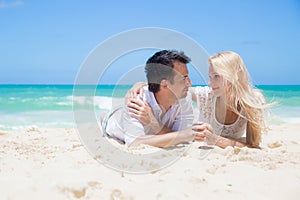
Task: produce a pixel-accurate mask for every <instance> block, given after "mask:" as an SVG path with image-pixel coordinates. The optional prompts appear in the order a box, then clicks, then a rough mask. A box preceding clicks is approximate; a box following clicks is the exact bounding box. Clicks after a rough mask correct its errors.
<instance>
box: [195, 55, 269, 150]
mask: <svg viewBox="0 0 300 200" xmlns="http://www.w3.org/2000/svg"><path fill="white" fill-rule="evenodd" d="M208 62H209V79H210V80H209V82H208V85H209V86H210V87H196V88H193V89H192V95H193V100H195V101H197V103H198V108H199V111H200V116H201V117H202V119H203V122H204V123H202V122H197V123H195V124H194V125H193V130H194V131H196V132H197V131H202V130H203V127H204V126H205V127H207V129H208V130H210V131H209V132H206V133H205V131H204V134H202V137H200V138H199V139H198V140H204V139H206V140H207V142H208V143H215V145H217V146H220V147H223V148H224V147H226V146H239V147H243V146H249V147H259V145H260V142H261V132H266V131H267V126H266V123H265V118H264V110H265V108H267V107H268V106H269V105H268V104H266V101H265V98H264V96H263V95H262V93H261V92H260V91H259V90H258V89H255V88H254V87H253V85H252V84H251V81H250V77H249V73H248V71H247V69H246V67H245V64H244V62H243V60H242V58H241V57H240V56H239V55H238V54H237V53H235V52H230V51H227V52H221V53H218V54H216V55H213V56H210V57H209V60H208ZM211 133H213V134H211ZM244 134H246V141H244V142H241V141H238V140H239V139H240V138H241V137H242V136H243V135H244ZM215 135H220V136H219V137H216V136H215Z"/></svg>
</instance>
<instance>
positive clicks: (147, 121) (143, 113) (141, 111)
mask: <svg viewBox="0 0 300 200" xmlns="http://www.w3.org/2000/svg"><path fill="white" fill-rule="evenodd" d="M127 109H128V115H129V116H130V117H132V118H134V119H137V120H138V121H140V122H141V123H142V124H143V125H144V126H145V128H147V129H151V131H152V132H153V133H155V134H156V135H161V134H165V133H169V132H171V131H172V130H171V129H169V128H168V127H166V126H164V125H162V124H161V123H159V122H158V120H157V119H156V118H155V116H154V115H153V112H152V109H151V107H150V106H149V104H148V103H147V102H145V101H143V100H137V99H132V98H130V99H129V101H128V103H127Z"/></svg>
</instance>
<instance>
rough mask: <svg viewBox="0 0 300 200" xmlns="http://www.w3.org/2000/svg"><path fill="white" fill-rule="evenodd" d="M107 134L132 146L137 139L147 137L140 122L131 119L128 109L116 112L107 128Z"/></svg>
mask: <svg viewBox="0 0 300 200" xmlns="http://www.w3.org/2000/svg"><path fill="white" fill-rule="evenodd" d="M106 131H107V133H108V134H109V135H110V136H112V137H115V138H118V139H119V140H122V141H124V142H125V143H126V144H127V145H130V144H131V143H132V142H133V141H134V140H135V139H136V138H137V137H139V136H142V135H145V130H144V126H143V125H142V123H141V122H139V121H138V120H136V119H134V118H132V117H130V116H129V115H128V113H127V110H126V108H122V109H119V110H118V111H117V112H114V113H113V114H112V116H111V117H110V119H109V120H108V124H107V127H106Z"/></svg>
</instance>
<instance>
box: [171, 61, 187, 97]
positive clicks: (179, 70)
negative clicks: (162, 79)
mask: <svg viewBox="0 0 300 200" xmlns="http://www.w3.org/2000/svg"><path fill="white" fill-rule="evenodd" d="M173 65H174V71H175V73H176V75H175V76H174V78H173V80H174V81H173V83H170V84H169V89H170V90H171V92H172V93H173V94H174V95H175V96H176V98H177V99H181V98H185V97H186V96H187V93H188V91H189V87H190V86H191V85H192V81H191V80H190V78H189V77H188V75H189V71H188V69H187V66H186V64H184V63H181V62H178V61H175V62H174V63H173Z"/></svg>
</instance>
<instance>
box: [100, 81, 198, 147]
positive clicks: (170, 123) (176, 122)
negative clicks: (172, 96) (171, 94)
mask: <svg viewBox="0 0 300 200" xmlns="http://www.w3.org/2000/svg"><path fill="white" fill-rule="evenodd" d="M143 100H144V101H146V102H147V103H148V104H149V105H150V107H151V108H152V111H153V114H154V116H155V118H156V119H157V120H158V122H159V123H161V124H163V125H164V126H166V127H168V128H169V129H171V130H172V131H178V130H182V129H185V128H188V127H191V126H192V123H193V119H194V114H193V108H192V98H191V94H190V93H188V95H187V97H185V98H183V99H179V100H177V101H176V102H175V104H173V105H172V106H171V107H170V108H169V110H168V111H167V112H166V113H164V114H163V111H162V109H161V108H160V106H159V105H158V103H157V101H156V99H155V96H154V94H153V93H152V92H150V91H149V90H148V86H145V87H144V96H143ZM108 117H109V118H108V121H107V125H106V128H105V131H106V133H107V134H108V135H110V136H112V137H116V138H118V139H119V140H122V141H124V142H125V143H126V144H128V145H130V144H131V143H132V142H133V141H134V140H135V139H136V138H137V137H139V136H143V135H153V134H155V133H154V132H152V131H151V130H150V129H149V128H146V127H144V126H143V125H142V123H141V122H140V121H138V120H136V119H134V118H132V117H130V116H129V115H128V113H127V110H126V108H121V109H119V110H116V111H115V112H113V114H112V115H110V116H108Z"/></svg>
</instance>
